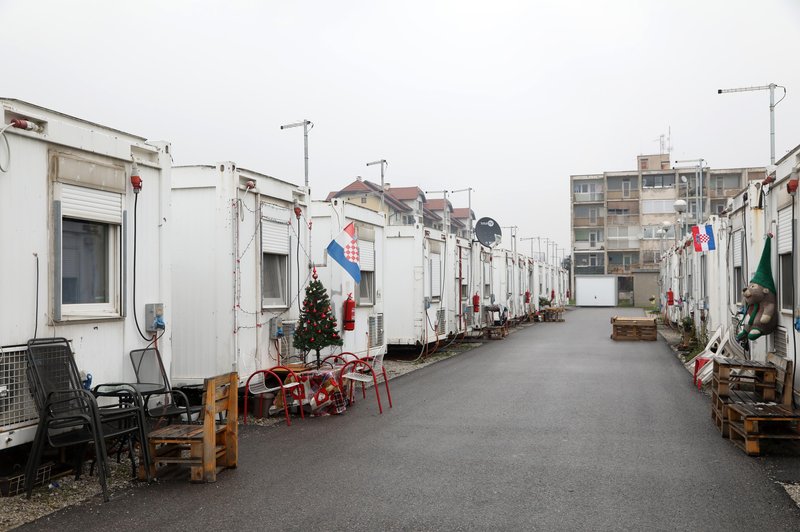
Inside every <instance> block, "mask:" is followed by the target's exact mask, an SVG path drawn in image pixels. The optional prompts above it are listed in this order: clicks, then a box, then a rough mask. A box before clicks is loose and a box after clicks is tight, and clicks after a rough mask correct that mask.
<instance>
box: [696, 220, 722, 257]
mask: <svg viewBox="0 0 800 532" xmlns="http://www.w3.org/2000/svg"><path fill="white" fill-rule="evenodd" d="M692 237H693V238H694V250H695V251H714V250H715V249H717V244H716V242H715V241H714V231H713V230H712V229H711V226H710V225H695V226H692Z"/></svg>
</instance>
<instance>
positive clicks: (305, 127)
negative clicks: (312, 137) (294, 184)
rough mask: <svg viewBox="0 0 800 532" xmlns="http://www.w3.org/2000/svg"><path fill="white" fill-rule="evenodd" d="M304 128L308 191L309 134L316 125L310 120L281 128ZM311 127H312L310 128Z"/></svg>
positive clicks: (304, 153)
mask: <svg viewBox="0 0 800 532" xmlns="http://www.w3.org/2000/svg"><path fill="white" fill-rule="evenodd" d="M300 126H303V155H304V157H305V166H304V168H305V177H306V179H305V184H306V191H308V132H309V131H310V130H311V129H313V128H314V124H313V123H312V122H311V121H310V120H303V121H302V122H295V123H293V124H286V125H284V126H281V129H289V128H290V127H300ZM308 126H311V127H308Z"/></svg>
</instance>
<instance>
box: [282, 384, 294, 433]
mask: <svg viewBox="0 0 800 532" xmlns="http://www.w3.org/2000/svg"><path fill="white" fill-rule="evenodd" d="M281 397H282V398H283V413H284V414H286V426H287V427H291V426H292V421H291V419H290V418H289V402H288V401H287V400H286V390H284V389H283V388H281Z"/></svg>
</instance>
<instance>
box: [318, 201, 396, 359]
mask: <svg viewBox="0 0 800 532" xmlns="http://www.w3.org/2000/svg"><path fill="white" fill-rule="evenodd" d="M311 219H312V221H313V228H312V230H311V247H312V257H313V260H314V267H315V268H316V269H317V276H318V277H319V280H320V281H322V284H323V286H324V287H325V288H326V289H327V290H328V294H329V296H330V298H331V306H332V307H333V309H334V313H335V316H336V323H337V325H338V326H339V328H340V330H341V332H340V335H341V338H342V340H343V341H344V345H343V346H342V347H335V348H330V347H329V348H326V349H325V350H324V351H323V352H322V353H321V355H322V356H323V357H324V356H326V355H328V354H330V353H332V352H337V353H338V352H351V353H354V354H356V355H357V356H359V357H364V356H367V355H369V356H373V355H377V354H381V353H385V352H386V335H385V331H384V328H385V323H386V322H385V319H384V310H383V309H384V301H385V300H384V264H385V252H384V249H385V237H384V216H383V214H382V213H379V212H375V211H373V210H370V209H366V208H363V207H360V206H358V205H354V204H352V203H348V202H344V201H341V200H338V199H336V198H333V199H331V200H330V201H314V202H312V203H311ZM350 222H354V223H355V228H356V236H357V238H358V247H359V261H360V267H361V282H360V283H359V284H356V282H355V280H354V279H353V278H352V277H351V276H350V275H349V274H348V273H347V272H346V271H345V270H344V268H342V267H341V266H340V265H339V264H338V263H337V262H336V261H335V260H333V259H331V258H330V257H329V256H328V254H327V252H326V248H327V247H328V244H329V243H330V242H331V241H332V240H333V239H334V238H336V236H338V235H339V233H341V232H342V230H343V229H344V228H345V227H346V226H347V225H348V224H349V223H350ZM350 295H352V297H353V299H354V300H355V301H356V310H355V329H354V330H352V331H346V330H343V324H344V319H343V311H344V302H345V300H346V299H347V298H348V296H350Z"/></svg>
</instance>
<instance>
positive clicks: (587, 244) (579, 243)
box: [573, 240, 605, 251]
mask: <svg viewBox="0 0 800 532" xmlns="http://www.w3.org/2000/svg"><path fill="white" fill-rule="evenodd" d="M604 247H605V242H604V241H603V240H576V241H575V242H574V243H573V249H574V250H575V251H602V250H603V248H604Z"/></svg>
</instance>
